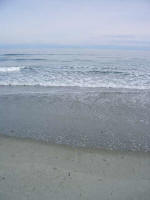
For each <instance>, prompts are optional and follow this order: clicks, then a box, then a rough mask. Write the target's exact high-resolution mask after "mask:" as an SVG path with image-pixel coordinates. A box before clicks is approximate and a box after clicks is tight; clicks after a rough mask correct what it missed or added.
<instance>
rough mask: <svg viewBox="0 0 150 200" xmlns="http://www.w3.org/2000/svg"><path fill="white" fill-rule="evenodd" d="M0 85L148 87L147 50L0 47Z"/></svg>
mask: <svg viewBox="0 0 150 200" xmlns="http://www.w3.org/2000/svg"><path fill="white" fill-rule="evenodd" d="M0 85H42V86H80V87H113V88H138V89H147V88H150V52H149V51H126V50H125V51H119V50H117V51H116V50H99V49H63V48H62V49H33V50H32V49H1V50H0Z"/></svg>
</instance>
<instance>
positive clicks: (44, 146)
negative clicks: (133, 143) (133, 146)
mask: <svg viewBox="0 0 150 200" xmlns="http://www.w3.org/2000/svg"><path fill="white" fill-rule="evenodd" d="M47 199H52V200H53V199H57V200H59V199H60V200H63V199H65V200H72V199H74V200H77V199H83V200H84V199H86V200H87V199H89V200H91V199H93V200H100V199H102V200H109V199H110V200H113V199H114V200H117V199H118V200H132V199H134V200H138V199H139V200H149V199H150V153H142V152H117V151H105V150H94V149H93V150H92V149H82V148H70V147H66V146H63V145H55V144H49V143H44V142H37V141H33V140H29V139H16V138H11V137H5V136H0V200H47Z"/></svg>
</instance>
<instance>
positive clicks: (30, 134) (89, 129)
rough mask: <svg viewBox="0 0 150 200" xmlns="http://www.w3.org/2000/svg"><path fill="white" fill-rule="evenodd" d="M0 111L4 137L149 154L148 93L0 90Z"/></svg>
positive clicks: (83, 89)
mask: <svg viewBox="0 0 150 200" xmlns="http://www.w3.org/2000/svg"><path fill="white" fill-rule="evenodd" d="M0 113H1V115H0V132H1V133H3V134H5V135H8V136H16V137H23V138H24V137H26V138H33V139H36V140H43V141H50V142H52V143H58V144H66V145H69V146H75V147H85V148H86V147H89V148H101V149H103V148H104V149H112V150H123V151H124V150H125V151H130V150H131V151H150V137H149V130H150V90H146V91H139V90H119V89H118V90H115V89H113V90H112V89H105V88H101V89H97V88H94V89H93V88H88V89H85V88H82V89H80V88H67V87H52V88H43V87H9V86H8V87H0Z"/></svg>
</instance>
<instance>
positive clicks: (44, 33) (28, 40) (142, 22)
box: [0, 0, 150, 48]
mask: <svg viewBox="0 0 150 200" xmlns="http://www.w3.org/2000/svg"><path fill="white" fill-rule="evenodd" d="M0 44H1V45H3V44H52V45H115V46H117V45H122V46H136V47H142V46H144V47H148V48H150V0H0Z"/></svg>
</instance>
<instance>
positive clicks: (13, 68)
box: [0, 67, 21, 72]
mask: <svg viewBox="0 0 150 200" xmlns="http://www.w3.org/2000/svg"><path fill="white" fill-rule="evenodd" d="M20 69H21V67H0V72H15V71H20Z"/></svg>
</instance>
